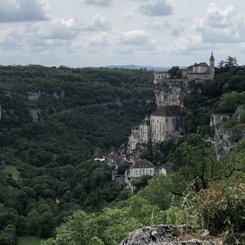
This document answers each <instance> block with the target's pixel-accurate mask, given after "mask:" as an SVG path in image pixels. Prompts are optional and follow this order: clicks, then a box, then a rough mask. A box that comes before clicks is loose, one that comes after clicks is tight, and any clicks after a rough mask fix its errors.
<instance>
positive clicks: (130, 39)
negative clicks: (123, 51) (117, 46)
mask: <svg viewBox="0 0 245 245" xmlns="http://www.w3.org/2000/svg"><path fill="white" fill-rule="evenodd" d="M120 41H121V43H123V44H127V45H136V46H143V45H152V44H153V40H152V38H151V37H150V35H149V34H148V33H146V32H145V31H141V30H132V31H128V32H123V33H122V34H121V38H120Z"/></svg>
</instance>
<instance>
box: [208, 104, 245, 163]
mask: <svg viewBox="0 0 245 245" xmlns="http://www.w3.org/2000/svg"><path fill="white" fill-rule="evenodd" d="M239 108H240V107H239ZM242 112H243V111H242ZM236 114H237V115H238V116H239V115H240V114H239V113H237V112H236V113H235V115H236ZM229 117H230V116H229V115H227V114H213V115H212V116H211V121H210V126H212V127H214V130H215V131H214V138H213V140H214V146H215V150H216V154H217V157H218V159H219V160H224V159H226V157H227V155H228V153H229V152H230V150H231V149H232V148H233V147H234V145H235V143H236V142H238V141H239V140H241V139H243V138H245V129H243V128H238V127H229V128H228V127H225V125H224V123H223V121H224V120H225V119H228V118H229Z"/></svg>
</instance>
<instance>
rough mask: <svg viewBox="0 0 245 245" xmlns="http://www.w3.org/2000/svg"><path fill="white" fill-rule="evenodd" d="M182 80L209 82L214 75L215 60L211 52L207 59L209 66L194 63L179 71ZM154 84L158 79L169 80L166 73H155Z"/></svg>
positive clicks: (168, 75) (203, 63)
mask: <svg viewBox="0 0 245 245" xmlns="http://www.w3.org/2000/svg"><path fill="white" fill-rule="evenodd" d="M181 71H182V78H184V79H188V80H210V79H213V78H214V75H215V59H214V55H213V52H212V53H211V56H210V58H209V64H207V63H206V62H201V63H195V64H193V65H191V66H188V67H187V68H186V69H181ZM154 74H155V80H154V83H157V80H159V79H170V74H169V73H168V72H155V73H154Z"/></svg>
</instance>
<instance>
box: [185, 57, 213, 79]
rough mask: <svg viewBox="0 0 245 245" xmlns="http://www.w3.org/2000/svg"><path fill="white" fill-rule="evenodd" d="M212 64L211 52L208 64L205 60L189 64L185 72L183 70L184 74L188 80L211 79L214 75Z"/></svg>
mask: <svg viewBox="0 0 245 245" xmlns="http://www.w3.org/2000/svg"><path fill="white" fill-rule="evenodd" d="M214 65H215V59H214V56H213V52H212V53H211V56H210V58H209V65H208V64H207V63H206V62H201V63H199V64H197V63H195V64H194V65H192V66H189V67H188V68H187V72H184V74H186V75H187V78H188V80H211V79H214V75H215V66H214Z"/></svg>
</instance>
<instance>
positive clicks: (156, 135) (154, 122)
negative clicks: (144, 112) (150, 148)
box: [150, 105, 182, 143]
mask: <svg viewBox="0 0 245 245" xmlns="http://www.w3.org/2000/svg"><path fill="white" fill-rule="evenodd" d="M181 115H182V111H181V107H180V106H178V105H172V106H161V107H159V108H158V109H157V110H156V111H155V112H154V113H153V114H152V115H151V118H150V122H151V140H152V142H153V143H161V142H164V141H167V140H169V139H172V138H174V137H177V136H179V135H180V133H181Z"/></svg>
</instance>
